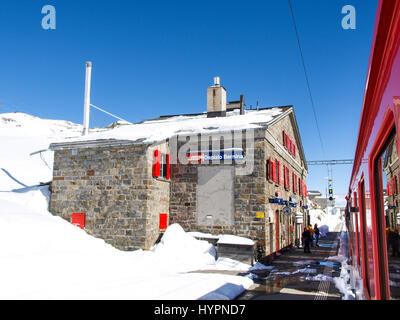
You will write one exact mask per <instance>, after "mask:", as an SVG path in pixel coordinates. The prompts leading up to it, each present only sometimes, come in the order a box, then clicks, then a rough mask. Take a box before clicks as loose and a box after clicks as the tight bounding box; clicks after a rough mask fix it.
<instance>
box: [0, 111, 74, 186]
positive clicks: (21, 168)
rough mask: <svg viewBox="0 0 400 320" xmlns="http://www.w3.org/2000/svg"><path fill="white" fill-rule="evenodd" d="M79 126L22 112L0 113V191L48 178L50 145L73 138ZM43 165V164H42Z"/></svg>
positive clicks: (49, 177) (51, 154)
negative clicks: (36, 152)
mask: <svg viewBox="0 0 400 320" xmlns="http://www.w3.org/2000/svg"><path fill="white" fill-rule="evenodd" d="M81 132H82V125H79V124H75V123H72V122H69V121H65V120H48V119H41V118H38V117H34V116H31V115H29V114H25V113H19V112H15V113H1V114H0V191H7V190H12V189H15V188H21V187H23V186H32V185H36V184H38V183H39V182H46V181H50V180H51V179H52V166H53V152H50V151H46V152H44V153H43V154H42V157H43V160H42V159H41V156H40V154H35V155H32V156H31V155H30V154H31V153H32V152H35V151H39V150H46V149H47V148H48V146H49V144H50V143H51V142H54V141H57V140H60V138H64V137H70V136H77V135H79V134H80V133H81ZM46 163H47V164H46Z"/></svg>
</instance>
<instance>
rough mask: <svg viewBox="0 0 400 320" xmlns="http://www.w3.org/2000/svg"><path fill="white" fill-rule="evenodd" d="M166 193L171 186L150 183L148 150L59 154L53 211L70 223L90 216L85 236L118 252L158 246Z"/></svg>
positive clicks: (134, 147) (143, 147) (100, 149)
mask: <svg viewBox="0 0 400 320" xmlns="http://www.w3.org/2000/svg"><path fill="white" fill-rule="evenodd" d="M168 194H169V183H168V182H164V181H158V180H156V179H153V178H152V158H150V159H149V157H148V146H147V145H126V146H102V147H91V148H77V149H63V150H56V151H55V154H54V172H53V182H52V194H51V199H50V211H51V212H52V213H53V214H55V215H59V216H61V217H63V218H64V219H66V220H68V221H71V215H72V213H74V212H83V213H86V225H85V229H86V231H87V232H88V233H89V234H92V235H93V236H95V237H99V238H102V239H104V240H105V241H106V242H108V243H110V244H111V245H113V246H114V247H116V248H119V249H122V250H134V249H138V248H144V249H146V248H150V247H151V245H153V244H154V242H155V240H156V239H157V238H158V234H159V231H158V221H159V220H158V216H157V215H158V214H159V213H160V211H161V212H165V213H168Z"/></svg>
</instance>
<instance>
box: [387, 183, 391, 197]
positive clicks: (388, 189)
mask: <svg viewBox="0 0 400 320" xmlns="http://www.w3.org/2000/svg"><path fill="white" fill-rule="evenodd" d="M386 188H387V189H386V193H387V195H388V196H390V195H391V194H390V183H388V184H387V187H386Z"/></svg>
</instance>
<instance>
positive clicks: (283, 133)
mask: <svg viewBox="0 0 400 320" xmlns="http://www.w3.org/2000/svg"><path fill="white" fill-rule="evenodd" d="M282 138H283V140H282V141H283V143H282V144H283V145H285V143H286V133H285V131H283V132H282Z"/></svg>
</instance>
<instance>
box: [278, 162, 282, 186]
mask: <svg viewBox="0 0 400 320" xmlns="http://www.w3.org/2000/svg"><path fill="white" fill-rule="evenodd" d="M277 163H278V166H277V171H278V184H279V185H280V184H281V162H280V161H278V162H277Z"/></svg>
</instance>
